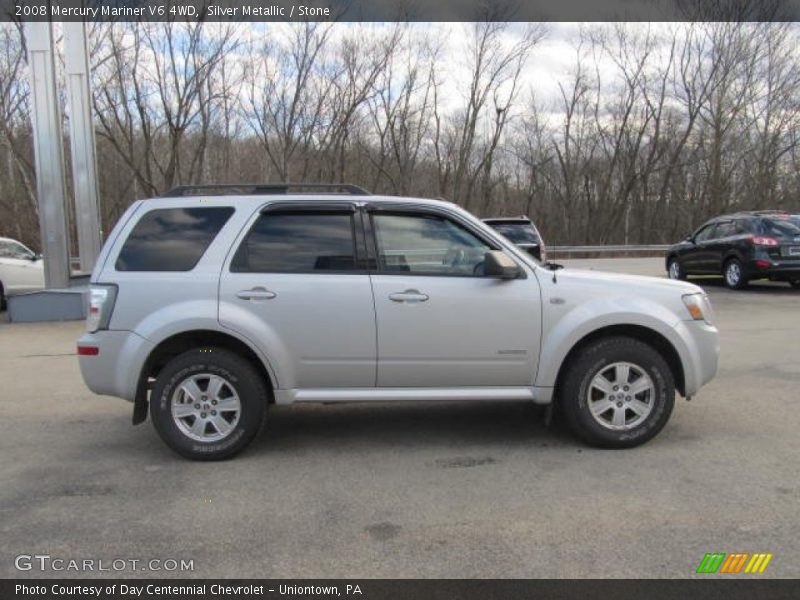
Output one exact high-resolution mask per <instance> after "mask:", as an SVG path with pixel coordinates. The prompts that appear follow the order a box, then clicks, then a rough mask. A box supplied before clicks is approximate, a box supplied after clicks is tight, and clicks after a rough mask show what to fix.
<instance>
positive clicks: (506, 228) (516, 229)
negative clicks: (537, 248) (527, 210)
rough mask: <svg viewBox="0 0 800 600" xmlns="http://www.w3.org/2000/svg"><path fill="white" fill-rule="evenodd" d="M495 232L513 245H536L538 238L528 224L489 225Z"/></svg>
mask: <svg viewBox="0 0 800 600" xmlns="http://www.w3.org/2000/svg"><path fill="white" fill-rule="evenodd" d="M489 225H490V226H491V227H492V228H493V229H495V230H496V231H497V232H499V233H501V234H503V235H504V236H506V237H507V238H508V239H509V240H511V241H512V242H514V243H515V244H538V243H539V242H540V240H539V236H538V235H536V230H535V229H534V228H533V227H532V226H531V224H530V223H489Z"/></svg>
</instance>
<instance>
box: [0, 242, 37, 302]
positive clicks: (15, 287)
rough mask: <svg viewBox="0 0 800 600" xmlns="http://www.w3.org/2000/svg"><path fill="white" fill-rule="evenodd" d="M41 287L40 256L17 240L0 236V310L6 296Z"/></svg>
mask: <svg viewBox="0 0 800 600" xmlns="http://www.w3.org/2000/svg"><path fill="white" fill-rule="evenodd" d="M42 288H44V263H43V261H42V257H41V256H40V255H38V254H36V253H35V252H34V251H33V250H31V249H30V248H28V247H27V246H25V245H24V244H22V243H20V242H18V241H17V240H12V239H11V238H4V237H0V310H2V309H4V308H5V306H6V297H8V296H13V295H15V294H24V293H25V292H35V291H37V290H41V289H42Z"/></svg>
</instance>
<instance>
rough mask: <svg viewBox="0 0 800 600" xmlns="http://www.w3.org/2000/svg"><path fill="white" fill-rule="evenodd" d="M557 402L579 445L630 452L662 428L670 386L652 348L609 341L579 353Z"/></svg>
mask: <svg viewBox="0 0 800 600" xmlns="http://www.w3.org/2000/svg"><path fill="white" fill-rule="evenodd" d="M558 402H559V408H560V409H561V411H562V413H563V415H564V418H565V421H566V423H567V425H568V426H569V428H570V429H571V430H572V432H573V433H574V434H575V435H577V436H578V437H579V438H581V439H582V440H584V441H586V442H587V443H589V444H592V445H594V446H601V447H606V448H630V447H633V446H638V445H640V444H643V443H644V442H646V441H648V440H649V439H651V438H652V437H654V436H655V435H656V434H657V433H658V432H659V431H661V429H662V428H663V427H664V425H666V423H667V421H668V420H669V417H670V414H671V413H672V407H673V405H674V403H675V383H674V380H673V376H672V371H671V370H670V368H669V366H668V365H667V363H666V361H665V360H664V359H663V357H662V356H661V355H660V354H659V353H658V352H657V351H656V350H654V349H653V348H652V347H651V346H649V345H647V344H645V343H644V342H640V341H639V340H636V339H633V338H628V337H610V338H604V339H600V340H597V341H595V342H592V343H590V344H589V345H587V346H586V347H584V348H583V349H581V350H580V351H579V353H578V355H577V356H576V357H575V359H574V360H572V361H571V363H570V365H569V366H568V368H567V372H566V373H565V376H564V378H563V380H562V384H561V389H560V392H559V398H558Z"/></svg>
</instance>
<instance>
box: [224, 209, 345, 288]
mask: <svg viewBox="0 0 800 600" xmlns="http://www.w3.org/2000/svg"><path fill="white" fill-rule="evenodd" d="M355 248H356V245H355V236H354V222H353V213H352V212H319V213H315V212H311V211H302V212H295V213H292V212H285V213H272V212H267V213H265V214H263V215H261V216H260V217H259V218H258V220H257V221H256V223H255V225H253V228H252V229H251V230H250V232H249V233H248V234H247V236H246V237H245V239H244V240H243V241H242V244H241V245H240V246H239V248H238V250H237V251H236V254H235V256H234V257H233V261H232V262H231V271H232V272H234V273H313V272H318V271H328V272H331V271H354V270H357V268H358V267H357V265H356V249H355Z"/></svg>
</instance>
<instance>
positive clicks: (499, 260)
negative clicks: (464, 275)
mask: <svg viewBox="0 0 800 600" xmlns="http://www.w3.org/2000/svg"><path fill="white" fill-rule="evenodd" d="M483 272H484V274H485V275H486V276H487V277H496V278H498V279H516V278H517V277H519V276H520V268H519V265H517V263H515V262H514V261H513V260H512V259H511V257H510V256H508V254H506V253H505V252H502V251H500V250H492V251H491V252H487V253H486V254H484V255H483Z"/></svg>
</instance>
